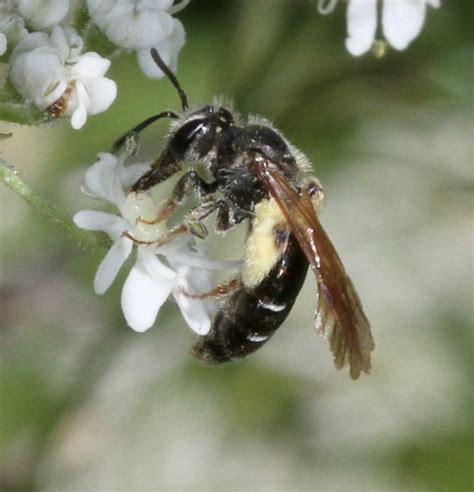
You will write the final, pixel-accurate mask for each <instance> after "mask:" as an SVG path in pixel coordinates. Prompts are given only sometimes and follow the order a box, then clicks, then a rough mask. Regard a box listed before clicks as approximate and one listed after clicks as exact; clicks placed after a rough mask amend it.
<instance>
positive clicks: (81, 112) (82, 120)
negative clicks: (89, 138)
mask: <svg viewBox="0 0 474 492" xmlns="http://www.w3.org/2000/svg"><path fill="white" fill-rule="evenodd" d="M86 121H87V109H86V105H85V104H84V103H83V102H82V101H81V102H79V104H78V106H77V107H76V109H74V111H73V112H72V115H71V126H72V127H73V128H74V130H80V129H81V128H82V127H83V126H84V125H85V124H86Z"/></svg>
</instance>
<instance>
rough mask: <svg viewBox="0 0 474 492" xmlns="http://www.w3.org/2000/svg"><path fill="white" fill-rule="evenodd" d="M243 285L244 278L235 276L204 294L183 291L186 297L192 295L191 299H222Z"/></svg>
mask: <svg viewBox="0 0 474 492" xmlns="http://www.w3.org/2000/svg"><path fill="white" fill-rule="evenodd" d="M241 285H242V280H241V279H240V277H234V278H231V279H230V280H227V281H226V282H222V283H220V284H218V285H217V286H216V287H215V288H214V289H212V290H211V291H209V292H204V293H202V294H191V293H189V292H186V291H184V292H183V293H184V295H185V296H186V297H190V298H191V299H220V298H221V297H225V296H227V295H229V294H232V292H234V291H235V290H236V289H238V288H239V287H240V286H241Z"/></svg>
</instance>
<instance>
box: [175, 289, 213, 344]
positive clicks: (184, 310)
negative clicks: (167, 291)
mask: <svg viewBox="0 0 474 492" xmlns="http://www.w3.org/2000/svg"><path fill="white" fill-rule="evenodd" d="M173 297H174V298H175V300H176V302H177V304H178V306H179V309H180V311H181V314H182V315H183V318H184V320H185V321H186V323H187V324H188V326H189V328H191V330H193V331H194V332H195V333H197V334H198V335H206V334H207V333H209V330H210V329H211V319H210V317H209V314H208V313H207V310H206V306H205V303H204V301H203V300H202V299H193V298H192V297H189V296H187V295H186V294H184V293H183V292H182V291H178V290H174V291H173Z"/></svg>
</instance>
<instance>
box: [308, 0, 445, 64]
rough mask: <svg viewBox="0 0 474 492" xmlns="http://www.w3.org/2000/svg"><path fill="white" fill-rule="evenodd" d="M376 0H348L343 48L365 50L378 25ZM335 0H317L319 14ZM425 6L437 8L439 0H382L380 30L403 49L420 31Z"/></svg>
mask: <svg viewBox="0 0 474 492" xmlns="http://www.w3.org/2000/svg"><path fill="white" fill-rule="evenodd" d="M377 3H378V2H377V0H348V6H347V34H348V35H347V39H346V48H347V50H348V51H349V52H350V53H351V54H352V55H354V56H360V55H363V54H364V53H367V51H369V50H370V49H371V48H372V46H373V45H374V41H375V36H376V33H377V29H378V18H379V13H378V8H377ZM336 5H337V0H318V10H319V12H320V13H321V14H329V13H331V12H332V11H333V10H334V9H335V8H336ZM427 6H431V7H435V8H438V7H439V6H440V0H383V2H382V6H381V8H382V11H381V16H380V18H381V22H382V26H381V27H382V32H383V35H384V38H385V40H386V41H387V42H388V43H389V44H390V45H391V46H393V47H394V48H395V49H396V50H404V49H405V48H407V47H408V45H409V44H410V43H411V42H412V41H413V40H414V39H415V38H416V37H417V36H418V35H419V34H420V32H421V29H422V27H423V24H424V22H425V15H426V8H427Z"/></svg>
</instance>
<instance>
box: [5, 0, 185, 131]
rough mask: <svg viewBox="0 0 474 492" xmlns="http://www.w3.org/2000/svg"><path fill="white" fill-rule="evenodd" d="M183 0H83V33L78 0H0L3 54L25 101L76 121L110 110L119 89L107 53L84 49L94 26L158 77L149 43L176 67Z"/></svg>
mask: <svg viewBox="0 0 474 492" xmlns="http://www.w3.org/2000/svg"><path fill="white" fill-rule="evenodd" d="M187 3H188V0H182V1H181V2H179V3H178V4H176V5H173V0H87V2H86V5H87V11H88V14H89V16H90V23H89V24H88V25H86V28H85V29H84V30H83V32H82V33H81V34H79V33H78V32H76V30H75V29H74V28H73V25H72V24H73V21H72V19H74V18H76V17H77V15H74V13H77V12H76V11H77V8H79V7H80V6H81V5H82V2H79V0H0V56H9V58H8V64H9V77H10V80H11V82H12V84H13V86H14V87H15V89H16V90H17V91H18V92H19V93H20V94H21V95H22V96H23V98H24V99H25V101H26V102H27V103H33V104H34V105H35V106H36V107H38V108H39V109H40V110H41V111H44V110H48V111H49V113H50V114H51V115H52V116H55V117H57V116H65V117H69V118H70V119H71V124H72V127H73V128H75V129H79V128H81V127H82V126H83V125H84V124H85V122H86V120H87V116H88V115H93V114H96V113H100V112H102V111H105V110H107V109H108V108H109V107H110V105H111V104H112V102H113V101H114V99H115V97H116V95H117V87H116V84H115V82H113V81H112V80H111V79H109V78H106V77H105V73H106V72H107V70H108V69H109V67H110V65H111V62H110V60H108V59H106V58H104V57H102V56H100V55H99V54H98V53H96V52H94V51H86V52H83V48H84V46H86V45H87V34H88V33H89V32H90V26H92V25H95V26H97V28H98V29H99V30H101V31H102V32H103V34H104V35H105V36H106V37H107V38H108V39H109V40H110V41H111V42H112V43H113V44H114V45H115V46H117V48H118V49H123V50H135V51H136V52H137V57H138V63H139V65H140V67H141V68H142V70H143V72H144V73H145V75H147V76H149V77H155V78H158V77H162V76H163V75H164V74H163V73H162V71H161V70H160V69H159V68H158V67H157V66H156V65H155V63H154V62H153V59H152V57H151V55H150V49H151V48H156V49H157V50H158V51H159V53H160V55H161V57H162V59H163V60H164V61H165V63H166V64H167V65H168V66H169V67H170V68H171V69H172V70H176V68H177V62H178V54H179V52H180V50H181V49H182V47H183V46H184V42H185V33H184V28H183V25H182V24H181V22H179V21H178V20H177V19H175V18H173V16H172V15H173V14H175V13H176V12H178V11H179V10H181V9H182V8H184V7H185V6H186V5H187Z"/></svg>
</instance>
